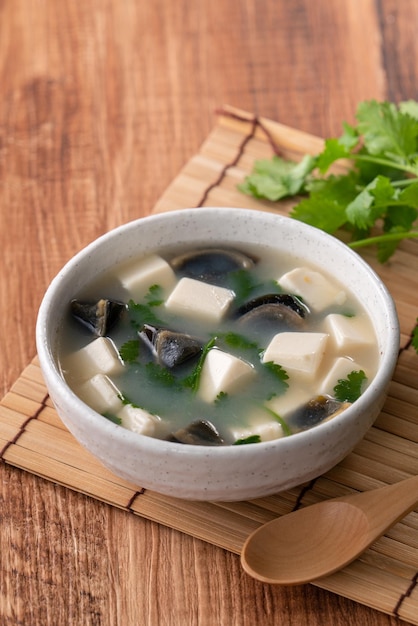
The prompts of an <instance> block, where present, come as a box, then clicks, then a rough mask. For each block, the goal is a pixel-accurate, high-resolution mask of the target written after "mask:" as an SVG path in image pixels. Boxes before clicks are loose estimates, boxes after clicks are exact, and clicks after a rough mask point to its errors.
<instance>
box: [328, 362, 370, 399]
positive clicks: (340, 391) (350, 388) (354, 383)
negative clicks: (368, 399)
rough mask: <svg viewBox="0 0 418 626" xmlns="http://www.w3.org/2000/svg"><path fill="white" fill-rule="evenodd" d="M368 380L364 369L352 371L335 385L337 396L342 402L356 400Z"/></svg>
mask: <svg viewBox="0 0 418 626" xmlns="http://www.w3.org/2000/svg"><path fill="white" fill-rule="evenodd" d="M366 381H367V377H366V374H365V373H364V371H363V370H359V371H353V372H350V374H348V376H347V378H344V379H341V380H339V381H338V383H337V384H336V385H335V387H334V395H335V398H336V399H337V400H339V401H340V402H351V403H353V402H355V401H356V400H357V399H358V398H359V397H360V396H361V393H362V390H363V386H364V384H365V383H366Z"/></svg>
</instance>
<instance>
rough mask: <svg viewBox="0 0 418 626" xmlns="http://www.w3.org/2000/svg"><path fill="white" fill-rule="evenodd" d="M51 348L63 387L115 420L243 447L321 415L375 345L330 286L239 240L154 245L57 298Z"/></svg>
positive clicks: (337, 403)
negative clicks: (64, 302) (60, 303)
mask: <svg viewBox="0 0 418 626" xmlns="http://www.w3.org/2000/svg"><path fill="white" fill-rule="evenodd" d="M59 358H60V363H61V367H62V372H63V375H64V377H65V379H66V380H67V382H68V384H69V385H70V386H71V387H72V389H73V390H74V391H75V393H77V394H78V395H79V396H80V398H81V399H82V400H83V401H84V402H86V403H87V404H88V405H89V406H91V407H92V408H93V409H94V410H96V411H97V412H99V413H101V414H102V415H103V416H104V417H106V418H108V419H111V420H112V421H114V422H116V423H118V424H120V425H122V426H123V427H125V428H128V429H130V430H132V431H135V432H137V433H140V434H144V435H149V436H153V437H157V438H161V439H167V440H170V441H175V442H178V443H182V444H189V445H190V444H191V445H244V444H245V445H247V444H251V443H259V442H262V441H267V440H272V439H277V438H280V437H287V436H291V435H294V434H296V433H298V432H300V431H303V430H306V429H308V428H312V427H314V426H316V425H317V424H320V423H321V422H323V421H325V420H329V419H331V418H333V417H335V416H336V415H337V414H339V413H340V412H341V411H343V410H344V409H345V408H346V407H347V406H349V405H350V404H351V403H352V402H354V401H355V400H356V399H357V398H358V397H359V396H360V395H361V393H362V392H363V391H364V389H365V388H366V386H367V384H368V382H369V381H370V380H371V379H372V378H373V376H374V375H375V372H376V368H377V362H378V353H377V342H376V338H375V335H374V330H373V327H372V324H371V321H370V319H369V318H368V316H367V314H366V312H365V311H364V310H363V309H362V308H361V307H360V305H359V303H358V301H357V300H356V298H355V296H354V295H353V294H351V293H349V292H348V291H347V289H346V288H345V287H344V285H339V284H336V283H335V281H334V280H332V279H330V278H329V277H328V276H326V275H325V274H324V272H322V271H318V270H317V269H316V268H314V267H305V266H303V265H301V264H300V263H298V260H297V259H292V258H285V257H282V256H281V255H279V254H277V253H276V252H272V251H270V250H267V249H265V248H262V247H252V248H251V249H250V250H248V251H241V250H232V249H228V248H209V249H204V250H194V249H191V250H187V251H185V252H182V253H181V254H176V251H172V250H162V251H158V253H155V254H150V255H148V256H147V257H145V258H141V259H137V260H133V261H131V262H130V263H127V264H125V265H124V266H121V267H117V268H115V269H114V270H113V271H112V272H109V273H107V274H106V275H104V276H101V277H98V279H97V281H96V282H95V283H93V284H91V285H88V287H87V288H86V289H85V290H83V292H82V293H80V294H78V295H77V297H76V298H75V299H74V300H72V302H71V303H70V305H69V315H68V319H67V320H66V322H65V328H64V329H63V333H62V337H61V342H60V354H59Z"/></svg>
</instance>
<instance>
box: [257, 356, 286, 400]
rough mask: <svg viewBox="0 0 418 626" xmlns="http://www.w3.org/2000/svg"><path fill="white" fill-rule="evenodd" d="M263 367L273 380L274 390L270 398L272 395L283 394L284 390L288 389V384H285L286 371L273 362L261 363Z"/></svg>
mask: <svg viewBox="0 0 418 626" xmlns="http://www.w3.org/2000/svg"><path fill="white" fill-rule="evenodd" d="M263 365H264V367H265V369H266V370H267V371H268V372H270V374H271V375H272V377H273V378H274V383H275V384H274V390H273V392H272V393H271V397H272V396H273V395H275V396H277V395H281V394H282V393H284V392H285V391H286V389H287V388H288V387H289V383H287V382H286V381H287V380H288V378H289V376H288V374H287V372H286V370H285V369H284V368H283V367H282V366H281V365H278V364H277V363H274V361H267V362H266V363H263Z"/></svg>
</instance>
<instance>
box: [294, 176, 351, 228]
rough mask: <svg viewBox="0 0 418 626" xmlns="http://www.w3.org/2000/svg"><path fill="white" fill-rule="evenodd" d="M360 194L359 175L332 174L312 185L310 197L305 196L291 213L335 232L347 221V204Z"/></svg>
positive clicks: (296, 217) (318, 226) (311, 223)
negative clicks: (358, 186)
mask: <svg viewBox="0 0 418 626" xmlns="http://www.w3.org/2000/svg"><path fill="white" fill-rule="evenodd" d="M357 194H358V189H357V177H356V175H355V174H354V173H350V174H349V175H347V176H330V177H329V178H328V179H326V180H321V181H320V182H319V183H318V184H317V185H314V186H313V187H312V191H311V193H310V195H309V197H308V198H303V199H302V200H301V201H300V202H299V203H298V204H297V205H296V206H295V207H293V209H292V211H291V213H290V215H291V217H293V218H294V219H297V220H299V221H301V222H305V223H306V224H310V225H311V226H315V227H316V228H320V229H321V230H324V231H325V232H327V233H331V234H332V233H334V232H335V231H337V230H338V229H339V228H341V227H342V226H343V225H344V224H345V223H346V221H347V216H346V212H345V211H346V206H347V204H348V203H349V202H351V201H352V200H353V199H354V198H355V197H356V196H357Z"/></svg>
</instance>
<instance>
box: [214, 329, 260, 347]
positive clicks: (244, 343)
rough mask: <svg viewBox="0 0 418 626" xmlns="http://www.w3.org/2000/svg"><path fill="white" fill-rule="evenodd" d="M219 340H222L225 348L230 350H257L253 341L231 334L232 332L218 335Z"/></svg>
mask: <svg viewBox="0 0 418 626" xmlns="http://www.w3.org/2000/svg"><path fill="white" fill-rule="evenodd" d="M219 338H220V339H222V340H223V341H224V342H225V343H226V345H227V346H230V347H231V348H242V349H244V350H254V349H255V350H257V351H258V346H257V344H256V343H254V342H253V341H250V340H249V339H247V338H246V337H244V336H243V335H240V334H239V333H233V332H232V331H230V332H228V333H224V334H223V335H219Z"/></svg>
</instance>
